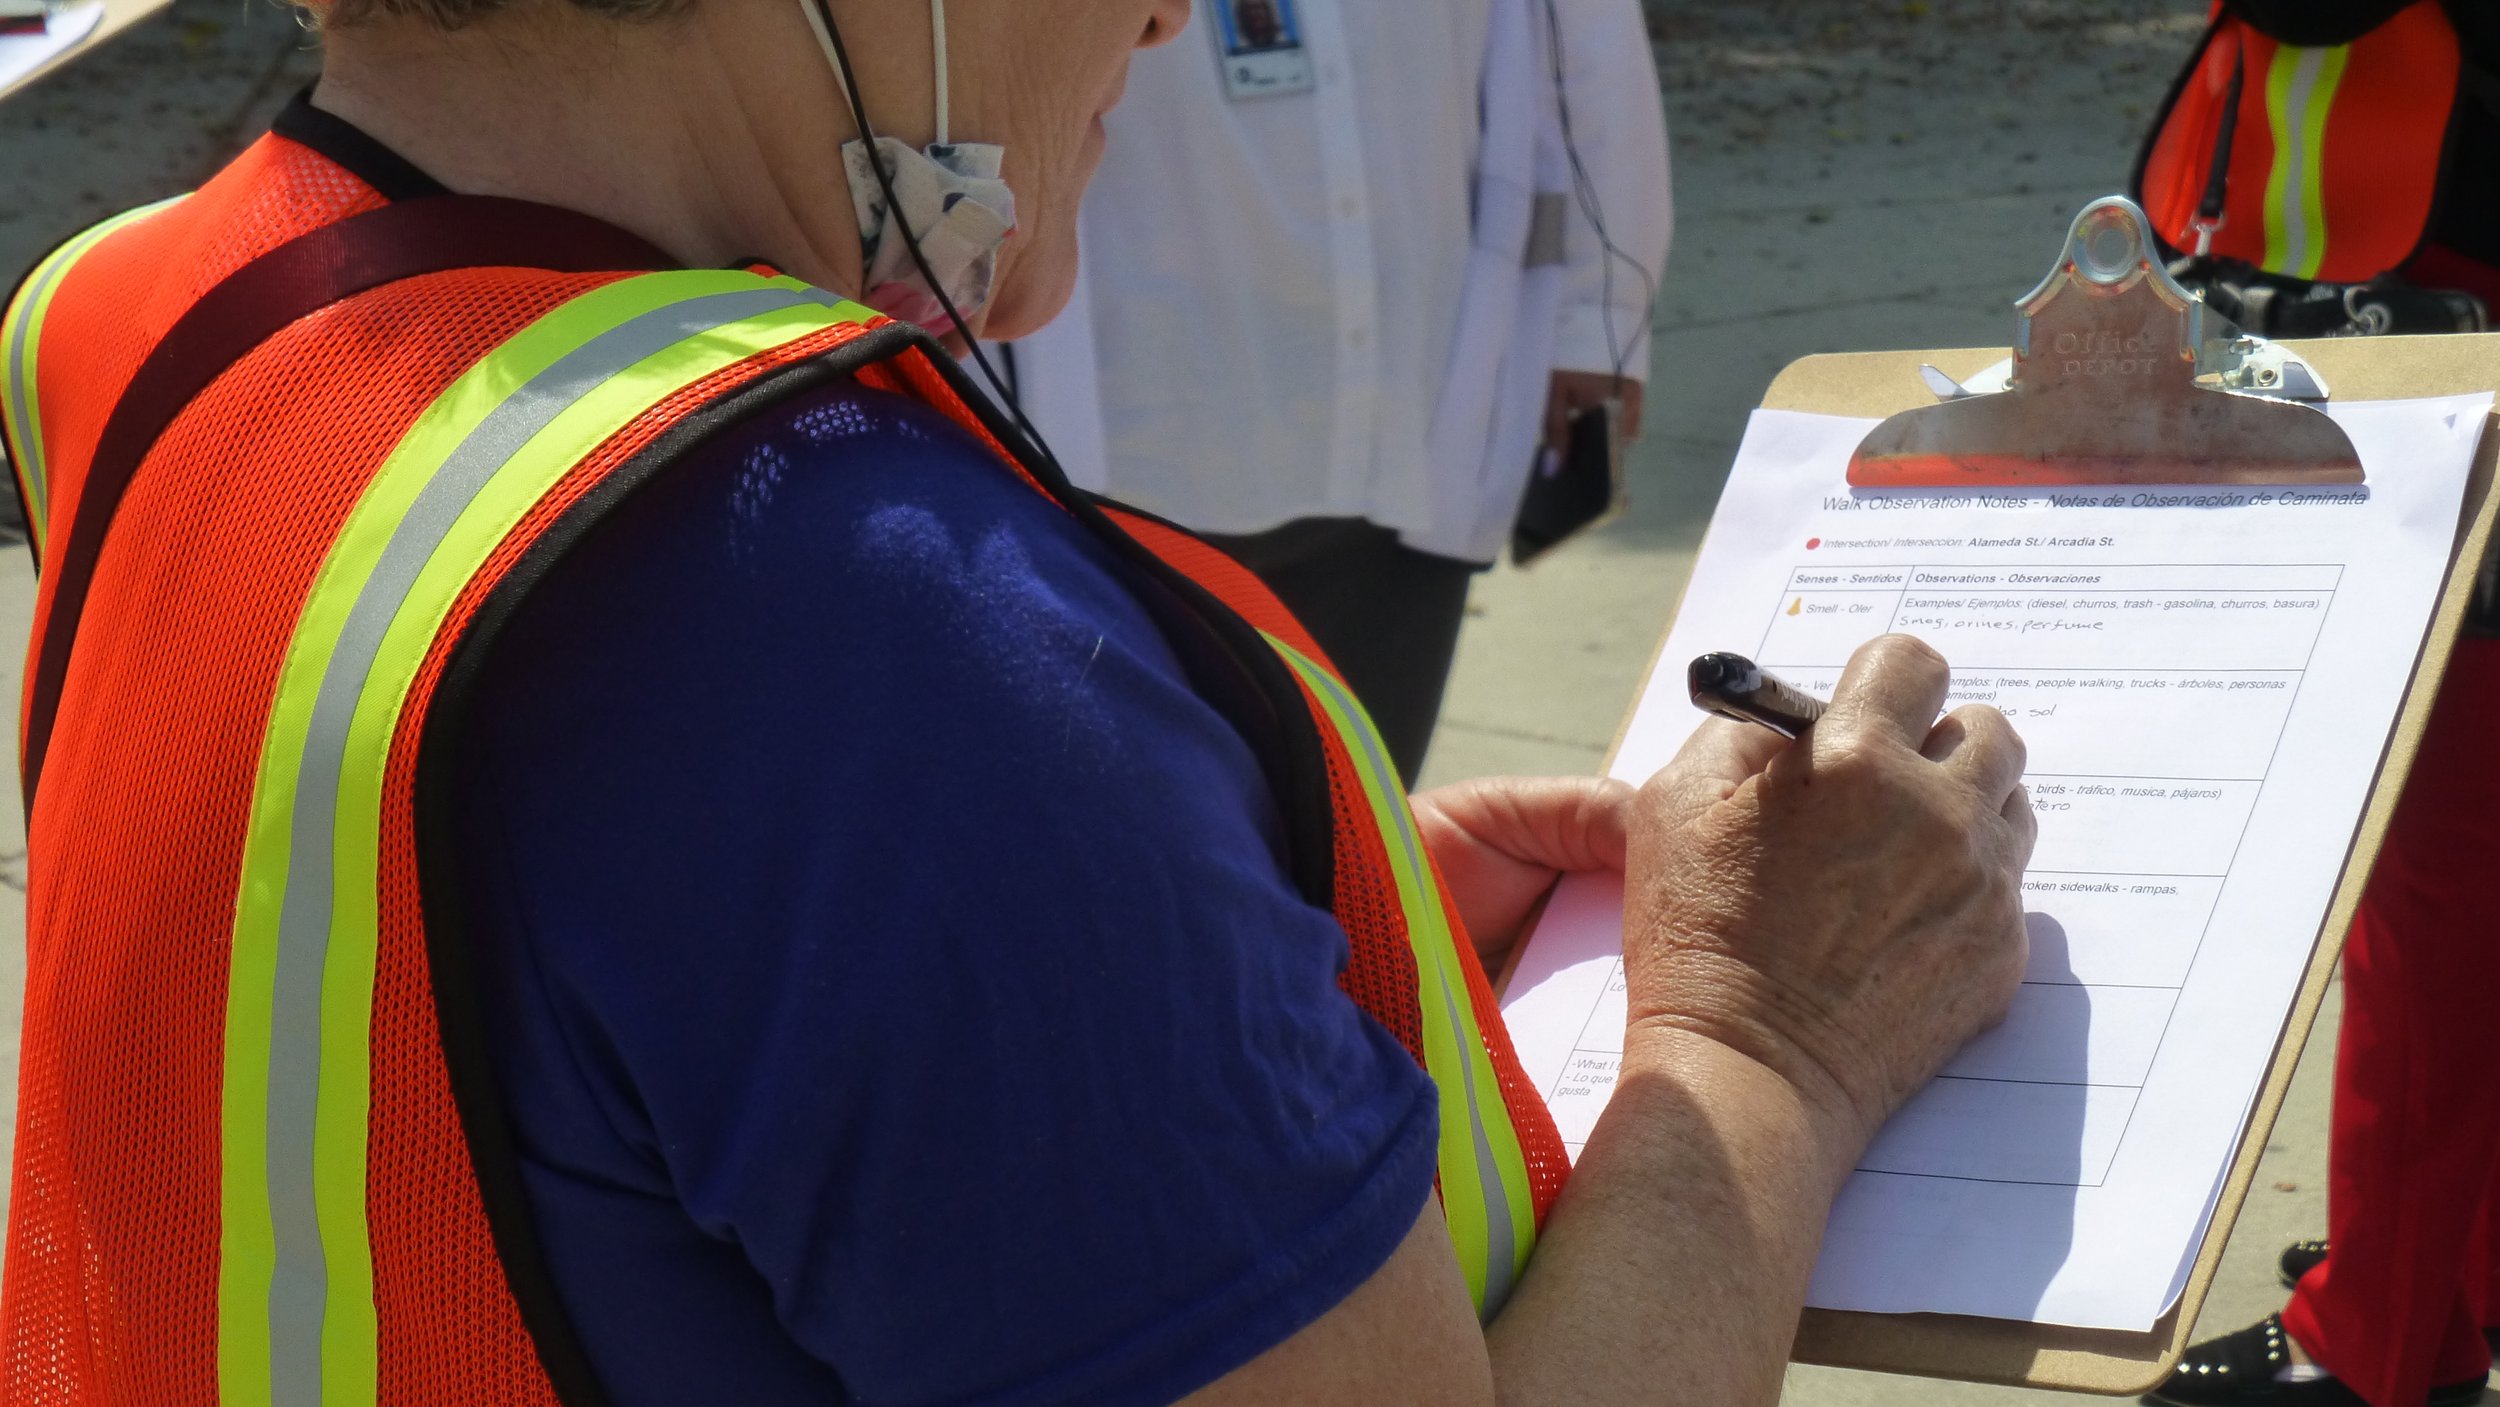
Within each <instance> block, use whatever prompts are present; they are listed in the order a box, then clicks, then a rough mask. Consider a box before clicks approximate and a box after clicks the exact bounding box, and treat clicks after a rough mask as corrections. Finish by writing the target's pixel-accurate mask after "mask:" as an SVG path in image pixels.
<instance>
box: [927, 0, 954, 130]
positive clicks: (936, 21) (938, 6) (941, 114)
mask: <svg viewBox="0 0 2500 1407" xmlns="http://www.w3.org/2000/svg"><path fill="white" fill-rule="evenodd" d="M929 52H931V53H932V54H935V55H936V56H937V145H939V146H942V147H943V146H952V145H953V143H952V142H951V141H949V140H948V139H947V135H946V133H947V129H948V128H950V127H951V126H953V125H954V124H953V123H952V122H951V121H950V120H949V119H950V116H951V114H950V112H949V104H948V102H947V96H946V0H929Z"/></svg>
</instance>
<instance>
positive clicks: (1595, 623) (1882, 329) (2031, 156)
mask: <svg viewBox="0 0 2500 1407" xmlns="http://www.w3.org/2000/svg"><path fill="white" fill-rule="evenodd" d="M2203 9H2204V6H2203V3H2202V0H1884V3H1881V4H1871V3H1867V0H1748V3H1746V4H1742V5H1737V4H1729V3H1724V0H1720V3H1705V0H1650V13H1651V19H1652V23H1653V28H1654V30H1655V31H1656V33H1657V35H1658V37H1659V39H1660V41H1661V43H1660V57H1661V61H1662V66H1663V70H1664V78H1665V84H1666V93H1667V104H1668V111H1669V114H1670V120H1671V122H1672V124H1673V126H1674V129H1675V159H1676V199H1677V205H1678V214H1679V223H1678V234H1677V241H1676V249H1675V254H1674V257H1673V259H1672V260H1671V262H1670V263H1669V266H1668V269H1667V274H1666V279H1665V282H1664V286H1663V290H1662V298H1661V301H1660V307H1659V313H1658V319H1657V331H1658V342H1657V349H1656V356H1655V358H1654V364H1653V367H1654V377H1653V380H1652V382H1651V396H1650V407H1651V409H1650V423H1649V428H1648V433H1647V435H1646V436H1645V437H1644V438H1643V439H1642V441H1641V442H1640V444H1639V445H1638V446H1637V447H1636V448H1635V451H1634V453H1633V455H1632V469H1631V473H1632V478H1633V483H1634V494H1635V497H1634V502H1633V507H1632V509H1631V511H1630V512H1629V513H1627V514H1626V515H1625V516H1624V517H1623V518H1622V519H1621V520H1620V521H1618V522H1616V523H1614V524H1613V525H1611V526H1609V527H1608V528H1606V529H1604V530H1603V531H1601V532H1599V533H1597V534H1595V535H1593V536H1592V537H1590V538H1589V539H1588V540H1586V541H1585V542H1582V543H1578V544H1574V545H1573V546H1571V547H1568V548H1566V549H1563V550H1562V551H1560V552H1558V553H1556V554H1555V555H1554V556H1553V557H1552V558H1550V559H1549V560H1548V561H1546V562H1544V563H1541V564H1540V565H1539V566H1537V567H1536V568H1535V569H1534V570H1533V571H1524V572H1523V571H1512V570H1508V569H1503V570H1499V571H1496V572H1494V573H1493V574H1491V575H1490V576H1488V577H1487V578H1486V579H1485V580H1484V582H1483V584H1482V586H1481V587H1480V589H1479V590H1478V592H1477V597H1476V604H1475V605H1474V606H1473V607H1472V608H1471V614H1472V616H1473V619H1472V620H1471V621H1470V623H1469V627H1468V631H1467V634H1466V637H1465V639H1464V640H1463V641H1462V643H1461V647H1460V660H1459V668H1458V673H1457V676H1456V678H1455V680H1454V682H1453V686H1452V690H1451V697H1450V703H1449V708H1448V711H1447V714H1446V716H1445V718H1444V722H1443V728H1442V734H1441V739H1440V741H1439V743H1438V744H1437V746H1436V750H1435V752H1434V755H1433V758H1432V761H1431V763H1430V765H1429V767H1428V768H1427V771H1426V780H1428V781H1444V780H1451V779H1455V778H1459V777H1465V776H1472V775H1481V774H1485V773H1491V772H1499V771H1512V770H1538V771H1559V772H1585V771H1590V770H1594V769H1595V768H1596V766H1597V765H1598V762H1599V759H1600V757H1601V756H1602V754H1603V752H1604V750H1605V747H1606V744H1607V741H1608V739H1609V738H1610V737H1611V736H1612V734H1613V731H1614V727H1615V723H1616V720H1617V718H1618V716H1619V714H1620V713H1621V711H1622V709H1623V706H1624V704H1625V702H1626V701H1627V700H1628V699H1629V697H1630V695H1631V693H1632V690H1633V688H1634V686H1635V684H1636V683H1637V682H1638V679H1639V676H1640V674H1641V672H1642V670H1643V669H1644V667H1645V666H1646V664H1647V661H1648V659H1649V653H1650V650H1651V648H1652V646H1653V644H1654V642H1655V641H1656V639H1657V637H1658V634H1659V632H1660V630H1661V629H1662V627H1663V626H1664V624H1665V622H1666V620H1667V617H1668V615H1669V613H1670V611H1671V610H1672V608H1673V605H1674V602H1675V599H1676V596H1677V594H1678V592H1679V591H1680V590H1681V589H1682V585H1683V581H1684V577H1685V575H1686V573H1687V572H1688V571H1689V570H1690V567H1691V561H1692V553H1693V551H1694V549H1695V547H1696V546H1697V545H1698V543H1699V541H1700V535H1701V531H1702V528H1703V526H1704V525H1705V523H1706V522H1707V520H1708V517H1709V512H1710V508H1711V506H1712V504H1713V502H1714V501H1715V499H1716V497H1717V494H1718V490H1719V485H1720V482H1721V479H1722V476H1723V475H1724V474H1725V472H1726V468H1727V465H1728V463H1729V460H1730V458H1731V457H1732V455H1733V453H1734V450H1735V446H1736V441H1737V438H1738V436H1739V435H1740V434H1741V433H1742V430H1743V425H1744V417H1745V412H1746V411H1747V409H1748V408H1750V407H1751V406H1752V405H1753V404H1754V403H1755V402H1756V400H1757V399H1758V398H1759V396H1760V394H1761V391H1762V388H1763V387H1764V386H1765V385H1766V384H1767V383H1768V382H1769V380H1770V378H1771V376H1772V375H1773V373H1775V372H1776V371H1777V370H1778V369H1779V368H1780V367H1781V366H1783V365H1785V364H1786V363H1788V362H1789V361H1791V360H1793V359H1795V358H1796V357H1799V356H1802V355H1804V354H1806V353H1808V352H1815V351H1842V350H1851V349H1858V348H1878V347H1901V346H1953V345H1982V344H1998V345H2002V344H2003V342H2004V340H2005V339H2006V337H2007V336H2008V334H2009V332H2010V331H2011V313H2010V310H2009V306H2008V304H2009V300H2010V299H2011V298H2012V297H2013V296H2014V295H2016V294H2017V293H2020V292H2022V291H2023V290H2025V289H2026V288H2028V287H2029V286H2030V285H2031V283H2032V282H2033V281H2034V280H2035V279H2036V278H2037V277H2038V276H2039V274H2040V273H2041V272H2042V271H2043V270H2044V269H2045V267H2046V265H2047V261H2048V259H2049V258H2050V256H2051V254H2052V253H2053V252H2054V250H2055V247H2056V243H2057V241H2058V239H2059V238H2060V237H2061V236H2062V234H2063V233H2064V230H2065V224H2066V221H2067V219H2068V218H2069V217H2070V216H2071V215H2072V213H2073V212H2074V210H2075V209H2076V207H2078V206H2080V205H2081V204H2082V203H2083V202H2084V201H2086V200H2088V199H2090V198H2092V197H2094V196H2098V195H2102V194H2106V193H2109V192H2111V191H2114V190H2117V189H2120V188H2121V187H2122V186H2123V184H2124V181H2125V177H2126V173H2127V168H2128V165H2129V163H2130V162H2131V161H2132V159H2133V155H2134V150H2135V144H2136V141H2137V138H2138V135H2139V133H2140V131H2141V129H2142V127H2143V124H2144V122H2145V120H2146V118H2147V115H2148V112H2149V110H2150V108H2151V107H2152V106H2153V105H2154V104H2156V103H2157V102H2158V101H2159V100H2160V98H2161V95H2162V92H2163V90H2164V88H2165V86H2166V84H2167V82H2168V79H2169V76H2170V74H2171V72H2172V71H2173V70H2174V68H2175V67H2176V65H2177V63H2178V62H2179V59H2180V56H2181V55H2182V54H2183V52H2184V50H2185V48H2186V46H2187V44H2188V43H2189V42H2190V40H2191V39H2192V37H2193V36H2194V34H2195V32H2196V30H2197V27H2198V24H2199V21H2200V17H2201V15H2202V13H2203ZM313 68H314V59H313V57H312V55H311V54H310V52H309V51H308V48H307V45H306V41H305V39H304V37H303V35H302V34H301V33H300V31H298V30H297V28H296V27H295V25H294V23H293V21H292V20H291V18H289V17H288V16H287V15H286V14H285V13H283V12H282V11H280V10H279V9H278V8H277V7H275V6H274V5H272V4H269V3H268V0H176V3H175V5H174V7H173V10H172V12H171V13H170V14H169V15H167V16H165V17H162V18H159V19H157V20H155V21H153V22H151V23H149V24H148V25H145V26H143V27H142V28H140V29H138V30H136V31H134V32H133V33H132V34H130V35H129V36H127V37H126V38H124V39H123V40H122V41H121V42H120V43H119V44H117V45H116V46H115V47H114V48H113V49H112V50H110V51H108V52H106V53H103V54H100V55H97V56H95V57H93V58H91V59H88V60H86V61H84V62H82V63H81V64H79V65H78V66H76V67H73V68H72V69H70V70H69V71H68V72H66V73H63V74H60V75H56V76H55V77H54V78H52V79H50V80H47V81H46V82H45V83H43V84H41V85H39V86H38V87H36V88H35V89H33V90H30V91H29V92H27V93H24V94H22V95H20V96H19V97H17V98H15V99H12V100H11V101H9V102H8V103H6V104H0V271H13V270H15V269H18V268H22V267H24V266H25V265H26V264H27V263H29V262H30V261H31V260H32V259H33V258H34V257H36V256H37V255H38V254H39V253H41V252H42V250H43V249H44V248H45V247H47V246H48V245H49V244H50V243H51V242H53V241H54V240H57V239H58V238H60V237H61V236H63V235H65V234H67V233H69V232H70V231H71V230H73V229H74V228H76V227H78V226H80V225H82V224H84V223H86V222H87V221H90V220H92V219H94V218H97V217H100V216H102V215H104V214H107V213H110V212H111V211H113V210H117V209H121V208H123V207H126V206H128V205H131V204H135V203H138V202H139V201H141V200H143V199H146V198H150V197H153V196H155V195H159V194H162V193H164V192H166V191H169V190H172V189H175V188H178V187H180V186H182V185H185V184H187V183H190V182H192V181H195V180H197V179H198V178H199V177H200V176H201V175H203V174H205V173H206V172H207V171H208V170H210V169H212V168H213V166H214V165H215V163H216V162H217V161H218V160H219V159H221V158H222V156H223V155H224V154H226V153H228V152H230V151H231V150H232V149H233V148H234V147H235V146H236V145H237V144H238V143H239V142H241V141H242V140H245V139H246V138H247V137H248V136H249V135H250V134H252V133H254V132H256V131H257V130H258V129H259V127H260V126H261V125H262V124H263V123H264V122H265V121H266V119H267V116H268V114H269V113H270V112H271V111H273V110H274V109H275V107H276V106H277V105H278V104H279V103H281V102H283V101H284V99H285V97H286V96H287V94H289V93H290V92H292V91H293V90H294V89H295V88H296V87H298V86H300V85H301V84H302V83H303V82H304V81H306V80H307V78H308V77H309V76H310V74H311V73H312V71H313ZM31 598H32V584H31V579H30V578H29V577H28V576H27V574H26V571H25V568H24V564H23V557H22V556H21V555H20V554H17V553H15V552H6V553H0V667H4V668H5V669H6V672H7V673H8V676H9V677H8V678H6V679H5V680H0V688H4V689H5V690H6V693H7V696H8V697H9V698H12V699H13V698H15V697H16V691H17V680H16V677H15V672H14V666H15V661H16V658H17V649H16V647H15V646H13V645H5V641H8V640H22V639H23V636H24V631H25V621H26V618H27V615H28V612H29V609H30V605H31ZM8 786H9V788H10V789H13V788H14V782H13V781H10V782H9V783H8ZM22 858H23V849H22V838H21V837H20V836H19V835H18V831H17V823H16V818H15V816H14V808H12V807H6V806H0V884H6V885H11V886H16V885H20V884H22V880H21V878H20V873H21V865H22ZM22 980H23V941H22V921H21V918H20V916H19V913H18V911H17V908H16V907H15V906H14V905H0V983H5V984H6V986H5V989H0V1011H5V1012H7V1013H9V1014H10V1015H9V1017H8V1018H7V1019H5V1020H0V1047H5V1049H0V1058H5V1059H7V1061H8V1064H7V1065H6V1066H0V1068H11V1067H13V1066H14V1047H15V1040H16V1023H15V1020H14V1012H15V1009H16V1001H15V997H14V992H15V989H16V987H17V985H18V984H19V983H22ZM2333 1014H2334V1009H2333V1008H2332V1007H2330V1009H2329V1013H2328V1018H2327V1020H2326V1022H2324V1023H2323V1024H2322V1025H2321V1028H2320V1033H2321V1039H2320V1040H2318V1041H2317V1042H2315V1043H2313V1047H2312V1049H2313V1057H2312V1058H2311V1059H2310V1060H2308V1061H2307V1062H2306V1063H2305V1064H2304V1065H2303V1068H2302V1072H2301V1078H2300V1080H2299V1082H2298V1083H2297V1084H2296V1085H2295V1087H2294V1090H2293V1094H2292V1100H2291V1103H2290V1105H2289V1106H2288V1107H2287V1109H2286V1111H2285V1115H2284V1118H2283V1120H2282V1122H2281V1125H2280V1126H2279V1128H2278V1130H2277V1136H2276V1141H2275V1143H2274V1144H2273V1145H2272V1146H2271V1148H2270V1150H2269V1160H2268V1162H2267V1164H2266V1166H2265V1168H2264V1170H2263V1171H2262V1172H2261V1174H2260V1176H2259V1179H2258V1183H2257V1191H2256V1192H2255V1193H2254V1194H2253V1196H2252V1199H2251V1201H2250V1204H2249V1207H2248V1210H2247V1212H2246V1214H2245V1215H2244V1216H2243V1218H2242V1222H2241V1230H2240V1233H2239V1235H2238V1236H2237V1237H2236V1238H2235V1239H2234V1241H2233V1243H2232V1248H2231V1259H2230V1261H2229V1263H2228V1265H2227V1266H2226V1270H2225V1276H2224V1280H2223V1283H2222V1286H2221V1287H2220V1289H2219V1291H2218V1293H2217V1295H2216V1298H2215V1300H2214V1302H2213V1303H2212V1305H2211V1306H2210V1308H2209V1312H2208V1315H2207V1319H2206V1322H2207V1325H2208V1326H2209V1327H2211V1328H2215V1329H2224V1328H2236V1327H2238V1326H2240V1325H2241V1324H2243V1323H2246V1322H2248V1321H2250V1320H2252V1319H2254V1318H2256V1317H2257V1316H2259V1315H2261V1314H2263V1313H2265V1312H2266V1311H2267V1310H2269V1309H2271V1308H2274V1307H2275V1306H2276V1304H2277V1303H2278V1302H2279V1300H2280V1297H2281V1296H2280V1291H2278V1290H2277V1289H2275V1287H2274V1285H2273V1282H2272V1278H2271V1277H2272V1271H2271V1268H2270V1260H2271V1257H2272V1255H2273V1252H2274V1250H2275V1249H2276V1248H2277V1247H2278V1246H2280V1245H2281V1244H2282V1242H2284V1241H2285V1240H2288V1239H2291V1238H2293V1237H2295V1236H2301V1235H2314V1234H2317V1233H2318V1231H2319V1230H2320V1229H2321V1228H2322V1226H2323V1218H2324V1182H2325V1179H2324V1171H2325V1169H2324V1128H2325V1113H2326V1090H2325V1080H2324V1077H2325V1074H2326V1071H2325V1065H2326V1061H2325V1060H2324V1059H2323V1058H2322V1056H2323V1054H2324V1052H2325V1050H2326V1048H2327V1047H2328V1046H2329V1045H2330V1044H2331V1036H2332V1032H2333V1030H2334V1025H2333ZM4 1083H5V1082H0V1084H4ZM5 1097H6V1092H5V1089H4V1088H0V1099H4V1098H5ZM8 1127H9V1123H8V1121H6V1120H0V1139H5V1137H6V1134H7V1130H8ZM2016 1395H2017V1394H2011V1393H2008V1392H2006V1391H2004V1390H2000V1389H1992V1388H1977V1387H1968V1386H1960V1385H1949V1384H1935V1383H1928V1382H1922V1381H1918V1380H1911V1379H1897V1378H1886V1377H1881V1376H1877V1375H1871V1374H1862V1373H1842V1372H1833V1371H1829V1370H1822V1369H1804V1368H1801V1369H1797V1370H1795V1371H1794V1372H1793V1373H1792V1374H1791V1376H1790V1381H1789V1398H1790V1401H1791V1402H1793V1403H1797V1404H1805V1405H1806V1407H1861V1404H1865V1407H1878V1404H1880V1407H1893V1404H1908V1403H1911V1402H1919V1403H1947V1404H1958V1403H1977V1402H1980V1401H1991V1402H2007V1401H2010V1400H2011V1398H2012V1397H2014V1396H2016Z"/></svg>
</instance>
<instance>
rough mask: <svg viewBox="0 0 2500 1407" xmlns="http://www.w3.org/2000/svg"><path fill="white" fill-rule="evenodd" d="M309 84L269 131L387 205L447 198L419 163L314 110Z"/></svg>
mask: <svg viewBox="0 0 2500 1407" xmlns="http://www.w3.org/2000/svg"><path fill="white" fill-rule="evenodd" d="M316 86H318V85H315V84H306V85H305V86H304V88H303V90H302V91H300V92H298V93H297V94H296V95H295V96H294V98H293V99H291V100H290V101H289V102H288V103H287V105H286V106H285V107H283V108H281V109H279V111H278V116H277V118H276V119H275V120H273V121H272V122H271V123H270V124H269V130H270V131H272V132H274V133H276V134H277V135H279V136H281V137H284V138H286V139H287V140H288V141H290V142H294V143H296V144H298V145H299V146H306V147H310V148H312V150H313V152H314V154H316V155H318V156H320V157H322V158H324V159H325V160H327V161H328V162H329V163H330V164H331V165H333V166H337V167H340V168H342V169H343V170H345V171H346V172H347V174H349V175H350V176H353V177H355V178H356V179H357V180H359V181H362V182H364V183H365V184H366V185H368V186H371V187H373V188H374V189H375V190H376V191H378V192H380V193H381V194H382V196H383V198H384V199H386V200H422V199H424V198H426V197H428V196H436V195H449V194H451V190H450V188H449V187H447V186H445V185H444V184H443V183H442V182H440V181H438V180H435V179H434V178H433V177H431V176H429V175H427V174H425V173H424V172H423V171H420V170H418V169H417V166H416V163H414V162H412V161H410V160H409V159H408V158H406V157H404V156H401V155H400V154H399V153H398V152H395V151H393V150H391V149H390V148H389V147H386V146H384V145H382V144H381V143H380V142H378V141H376V140H374V138H373V137H372V136H371V135H369V134H368V133H367V132H366V131H365V130H364V129H363V128H361V127H359V126H357V125H356V124H355V123H353V122H350V121H348V120H347V119H346V118H344V117H341V116H339V115H338V114H336V113H331V112H324V111H322V110H321V109H320V108H317V107H314V106H313V101H312V97H313V88H314V87H316Z"/></svg>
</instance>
